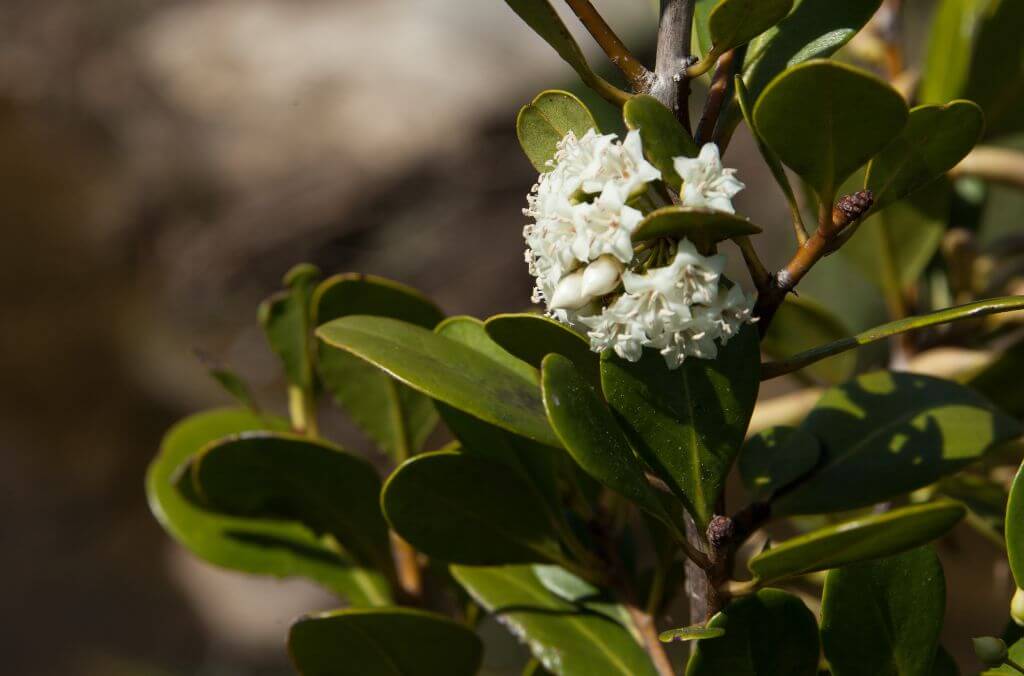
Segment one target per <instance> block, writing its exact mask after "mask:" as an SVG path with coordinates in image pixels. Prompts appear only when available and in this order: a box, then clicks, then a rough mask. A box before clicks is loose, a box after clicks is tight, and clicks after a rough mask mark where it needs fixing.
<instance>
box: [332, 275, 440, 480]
mask: <svg viewBox="0 0 1024 676" xmlns="http://www.w3.org/2000/svg"><path fill="white" fill-rule="evenodd" d="M313 307H314V310H315V318H316V323H317V325H319V324H323V323H326V322H329V321H331V320H333V319H338V318H340V317H347V316H350V315H374V316H382V317H391V318H393V319H400V320H402V321H405V322H409V323H411V324H415V325H417V326H422V327H423V328H426V329H432V328H434V326H436V325H437V323H438V322H439V321H441V319H443V318H444V315H443V314H442V312H441V310H439V309H438V308H437V306H436V305H434V304H433V303H432V302H430V301H429V300H428V299H427V298H425V297H424V296H423V295H422V294H420V293H419V292H418V291H416V290H415V289H411V288H409V287H407V286H404V285H402V284H398V283H397V282H393V281H391V280H389V279H384V278H382V277H376V276H373V275H363V274H355V273H350V274H343V275H335V276H333V277H330V278H329V279H327V280H325V281H324V282H323V283H322V284H320V286H319V287H317V290H316V293H315V294H314V296H313ZM317 368H318V371H319V374H320V380H321V382H323V384H324V387H325V388H326V390H327V391H328V392H330V394H331V395H332V396H333V398H334V401H335V403H337V404H338V405H339V406H340V407H341V408H342V409H344V410H345V411H346V412H347V413H348V414H349V416H350V417H351V418H352V421H353V422H355V423H356V425H358V426H359V428H360V429H362V430H363V432H365V433H366V434H367V436H369V437H370V438H371V439H372V440H373V441H374V442H375V443H376V444H377V445H378V446H379V447H380V448H381V449H382V450H383V451H384V452H385V453H387V454H388V455H390V456H391V457H392V458H393V459H394V460H396V461H398V462H401V461H402V460H403V459H405V458H406V457H408V456H410V455H413V454H415V453H418V452H419V451H420V450H421V449H422V448H423V444H424V443H425V442H426V440H427V437H428V436H429V435H430V432H431V431H432V430H433V429H434V427H435V426H436V425H437V414H436V412H435V411H434V407H433V405H432V404H431V402H430V399H429V398H428V397H425V396H423V395H422V394H420V393H419V392H416V391H414V390H412V389H410V388H409V387H407V386H405V385H403V384H402V383H400V382H398V381H397V380H395V379H394V378H392V377H391V376H389V375H388V374H387V373H385V372H384V371H382V370H380V369H379V368H377V367H376V366H374V365H372V364H369V363H367V362H365V361H363V360H362V359H360V358H359V357H356V356H354V355H352V354H349V353H348V352H345V351H343V350H339V349H336V348H333V347H331V346H329V345H326V344H324V343H323V342H320V343H319V344H318V353H317Z"/></svg>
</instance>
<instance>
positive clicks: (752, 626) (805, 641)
mask: <svg viewBox="0 0 1024 676" xmlns="http://www.w3.org/2000/svg"><path fill="white" fill-rule="evenodd" d="M708 626H709V627H711V628H718V629H724V630H725V635H724V636H722V637H721V638H717V639H715V640H714V641H699V642H698V643H697V649H696V650H695V651H694V653H693V657H692V658H690V664H689V665H688V666H687V668H686V676H725V674H728V675H729V676H783V675H785V676H816V674H817V673H818V625H817V622H815V620H814V614H813V613H811V611H810V610H808V609H807V606H805V605H804V603H803V601H801V600H800V599H798V598H797V597H795V596H792V595H791V594H787V593H786V592H784V591H780V590H778V589H762V590H761V591H759V592H757V593H756V594H751V595H749V596H744V597H741V598H739V599H737V600H735V601H733V602H732V603H730V604H729V605H728V606H726V608H725V610H723V611H721V612H720V613H718V614H717V615H715V616H714V617H713V618H711V622H709V623H708Z"/></svg>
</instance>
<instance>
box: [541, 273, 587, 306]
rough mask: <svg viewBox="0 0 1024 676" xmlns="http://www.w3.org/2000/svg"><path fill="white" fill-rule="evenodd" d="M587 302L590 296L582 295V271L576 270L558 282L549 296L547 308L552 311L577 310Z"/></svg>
mask: <svg viewBox="0 0 1024 676" xmlns="http://www.w3.org/2000/svg"><path fill="white" fill-rule="evenodd" d="M589 302H590V296H588V295H586V294H585V293H583V270H577V271H575V272H571V273H569V274H568V275H566V276H565V277H562V281H560V282H558V286H556V287H555V292H554V293H553V294H551V303H550V304H549V307H550V308H551V309H552V310H578V309H580V308H581V307H583V306H584V305H586V304H587V303H589Z"/></svg>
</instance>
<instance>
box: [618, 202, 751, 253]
mask: <svg viewBox="0 0 1024 676" xmlns="http://www.w3.org/2000/svg"><path fill="white" fill-rule="evenodd" d="M760 232H761V228H759V227H758V226H756V225H754V224H753V223H751V222H750V221H748V220H747V219H745V218H743V217H742V216H737V215H735V214H730V213H728V212H726V211H716V210H714V209H694V208H690V207H677V206H670V207H662V208H660V209H656V210H654V211H652V212H651V213H649V214H647V216H645V217H644V220H642V221H640V224H639V225H637V226H636V230H634V231H633V241H634V242H643V241H645V240H648V239H657V238H658V237H674V238H683V237H685V238H686V239H688V240H690V241H691V242H693V243H694V244H696V245H697V248H707V247H709V246H710V245H712V244H714V243H716V242H721V241H722V240H726V239H730V238H732V237H740V236H742V235H756V234H758V233H760Z"/></svg>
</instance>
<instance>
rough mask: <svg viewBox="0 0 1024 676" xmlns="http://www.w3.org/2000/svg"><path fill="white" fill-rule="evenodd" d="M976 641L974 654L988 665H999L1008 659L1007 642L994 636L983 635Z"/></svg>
mask: <svg viewBox="0 0 1024 676" xmlns="http://www.w3.org/2000/svg"><path fill="white" fill-rule="evenodd" d="M971 640H972V641H974V654H975V655H977V656H978V659H979V660H981V662H982V664H984V665H985V666H986V667H998V666H1000V665H1001V664H1002V663H1003V662H1005V661H1006V657H1007V653H1006V644H1005V643H1003V642H1002V641H1001V640H999V639H998V638H995V637H994V636H981V637H979V638H975V639H971Z"/></svg>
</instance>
